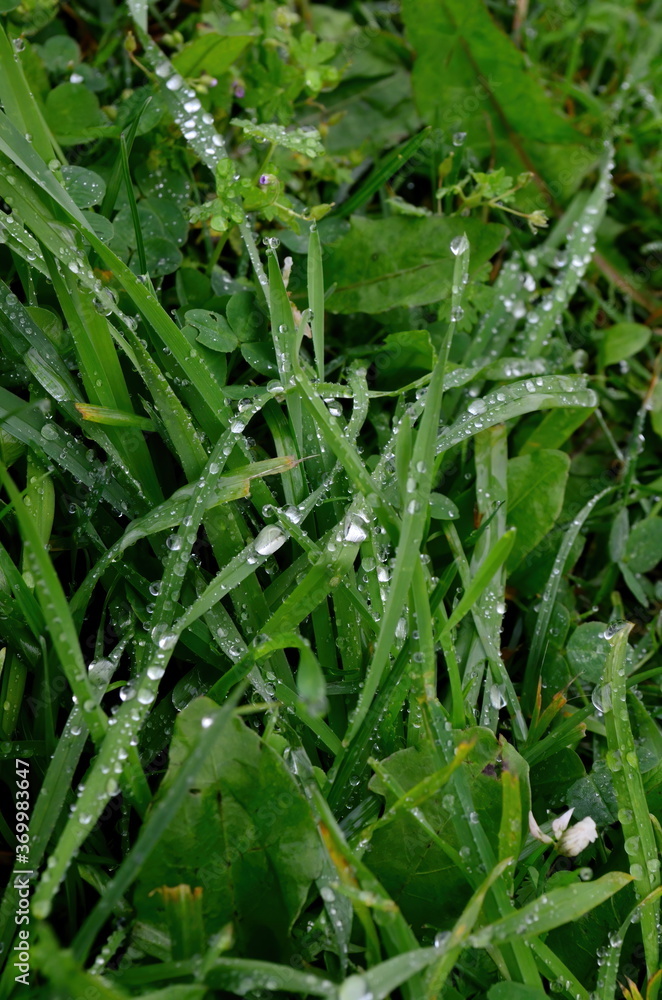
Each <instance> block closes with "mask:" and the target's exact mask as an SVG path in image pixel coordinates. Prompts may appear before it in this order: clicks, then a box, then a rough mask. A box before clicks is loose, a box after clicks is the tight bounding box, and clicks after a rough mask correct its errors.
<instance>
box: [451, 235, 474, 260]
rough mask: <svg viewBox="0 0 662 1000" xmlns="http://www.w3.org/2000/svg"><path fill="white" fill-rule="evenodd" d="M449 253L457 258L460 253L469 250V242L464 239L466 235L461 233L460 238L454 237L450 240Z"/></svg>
mask: <svg viewBox="0 0 662 1000" xmlns="http://www.w3.org/2000/svg"><path fill="white" fill-rule="evenodd" d="M450 245H451V253H452V254H455V256H456V257H459V255H460V254H461V253H466V251H467V250H468V249H469V240H468V239H467V237H466V233H462V235H461V236H455V237H453V239H452V240H451V244H450Z"/></svg>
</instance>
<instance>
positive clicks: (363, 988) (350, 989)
mask: <svg viewBox="0 0 662 1000" xmlns="http://www.w3.org/2000/svg"><path fill="white" fill-rule="evenodd" d="M338 1000H373V993H372V991H371V989H370V987H369V986H368V982H367V980H366V979H365V978H364V977H363V976H349V977H348V978H347V979H346V980H345V982H344V983H343V984H342V986H341V987H340V989H339V990H338Z"/></svg>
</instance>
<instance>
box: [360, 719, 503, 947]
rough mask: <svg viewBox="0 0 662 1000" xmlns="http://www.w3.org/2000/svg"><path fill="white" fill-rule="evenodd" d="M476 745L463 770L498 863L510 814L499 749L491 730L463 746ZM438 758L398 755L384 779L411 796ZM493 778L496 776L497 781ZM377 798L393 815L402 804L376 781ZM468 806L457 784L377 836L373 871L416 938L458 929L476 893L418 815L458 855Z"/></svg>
mask: <svg viewBox="0 0 662 1000" xmlns="http://www.w3.org/2000/svg"><path fill="white" fill-rule="evenodd" d="M471 738H476V739H477V742H476V745H475V747H474V748H473V749H472V750H471V752H470V754H469V757H468V760H467V762H466V763H465V764H463V765H461V767H462V768H463V769H467V771H468V773H469V774H470V782H471V789H472V794H473V802H474V808H475V810H476V813H477V816H478V820H479V822H480V823H481V825H482V827H483V828H484V829H485V830H486V831H487V833H488V836H489V837H490V838H491V841H492V846H493V848H494V853H495V856H496V854H497V847H498V832H499V823H500V818H501V808H502V792H501V783H500V781H499V780H498V778H497V776H496V773H495V772H494V767H488V765H490V764H492V765H494V763H495V761H496V759H497V757H498V755H499V748H498V744H497V742H496V739H495V737H494V736H493V735H492V734H491V733H490V732H489V731H488V730H486V729H478V728H476V729H469V730H465V731H464V732H463V733H462V739H463V740H466V739H471ZM435 760H436V757H435V753H434V750H433V748H432V747H429V746H428V745H427V744H425V743H423V744H420V745H419V746H416V747H408V748H407V749H405V750H399V751H397V752H396V753H394V754H392V755H391V756H390V757H388V758H386V760H384V761H382V762H381V766H380V771H382V770H383V772H384V774H385V775H387V776H388V777H389V778H391V779H393V781H394V782H395V783H397V785H394V787H399V788H400V789H401V790H402V791H403V792H410V791H411V790H412V789H413V788H414V787H415V786H417V785H419V783H420V782H421V781H424V780H425V779H426V778H428V777H429V776H430V774H432V773H433V772H434V771H435V769H436V765H435ZM490 772H492V773H490ZM371 788H372V790H373V791H374V792H377V793H378V794H380V795H384V796H385V797H386V807H387V809H388V808H390V807H391V806H393V805H394V804H395V802H396V801H397V796H396V794H394V792H393V791H391V790H390V789H389V787H388V786H387V785H386V784H385V782H384V780H383V778H382V777H381V776H376V777H374V778H373V779H372V781H371ZM458 809H461V802H460V799H459V798H458V794H457V791H456V789H455V788H454V785H453V783H452V782H450V783H449V784H448V785H447V786H446V787H445V788H443V789H442V790H441V791H440V793H439V794H437V795H434V796H432V797H431V798H429V799H428V800H427V801H425V802H424V803H422V804H420V805H418V806H417V809H412V811H411V812H410V811H408V810H407V809H399V810H398V811H397V812H396V813H395V815H394V817H393V819H392V821H391V822H390V823H389V824H388V825H387V826H385V827H383V828H380V829H377V830H375V831H374V833H373V834H372V838H371V845H372V846H371V850H370V853H369V855H368V858H369V864H370V870H371V871H372V872H373V873H374V875H375V876H376V877H377V878H378V879H379V880H380V882H381V884H382V885H383V886H384V888H385V889H386V891H387V892H388V893H389V895H390V896H392V897H393V899H394V900H395V901H396V902H397V904H398V906H399V907H400V908H401V909H402V912H403V913H404V915H405V917H406V918H407V920H408V921H409V922H410V923H411V924H412V926H413V928H414V930H415V931H416V932H420V930H422V928H423V927H424V926H425V925H426V924H427V925H429V926H432V927H435V928H437V929H438V930H444V929H450V927H451V926H452V923H453V921H454V920H456V919H457V918H458V917H459V916H460V914H461V912H462V909H463V908H464V906H465V905H466V903H467V901H468V899H469V897H470V896H471V888H470V886H469V885H468V884H467V878H466V875H465V874H463V872H462V869H461V868H460V867H459V866H458V865H457V864H456V863H455V862H454V861H453V860H452V857H449V856H448V853H447V852H445V851H444V850H443V849H442V847H441V846H440V845H439V844H438V843H437V842H435V841H434V840H433V839H432V838H431V836H430V833H429V832H428V830H427V829H425V827H424V826H422V825H421V823H420V822H419V821H418V819H417V818H416V812H417V810H420V812H421V813H422V814H423V815H424V816H425V818H426V819H427V821H428V822H429V824H430V826H431V828H432V830H433V831H434V832H435V833H436V835H437V836H438V838H440V839H441V840H443V841H444V842H445V843H446V844H447V845H449V846H450V847H451V848H454V849H455V851H459V850H460V849H461V848H462V846H463V844H462V841H461V840H460V839H459V838H458V835H457V832H456V830H455V827H454V823H453V816H454V812H455V811H457V810H458Z"/></svg>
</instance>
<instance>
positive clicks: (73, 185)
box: [62, 164, 106, 208]
mask: <svg viewBox="0 0 662 1000" xmlns="http://www.w3.org/2000/svg"><path fill="white" fill-rule="evenodd" d="M62 180H63V183H64V186H65V188H66V190H67V191H68V192H69V194H70V195H71V197H72V199H73V201H74V203H75V204H76V205H78V207H79V208H91V207H92V205H100V204H101V202H102V201H103V196H104V194H105V193H106V182H105V181H104V179H103V177H99V175H98V174H96V173H95V172H94V171H93V170H88V169H87V168H86V167H76V166H69V164H65V165H64V166H63V167H62Z"/></svg>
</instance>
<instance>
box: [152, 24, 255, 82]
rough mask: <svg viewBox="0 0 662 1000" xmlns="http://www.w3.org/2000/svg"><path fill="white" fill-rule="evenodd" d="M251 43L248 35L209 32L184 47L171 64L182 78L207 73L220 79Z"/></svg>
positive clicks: (251, 39) (251, 40)
mask: <svg viewBox="0 0 662 1000" xmlns="http://www.w3.org/2000/svg"><path fill="white" fill-rule="evenodd" d="M253 41H254V39H253V38H252V37H251V36H250V35H219V34H217V33H216V32H211V31H210V32H209V33H208V34H204V35H199V36H198V37H197V38H195V39H194V40H193V41H192V42H188V44H186V45H184V47H183V48H182V49H180V51H179V52H177V53H176V54H175V55H174V56H173V57H172V64H173V66H174V67H175V68H176V69H177V70H178V71H179V72H180V73H181V74H182V76H188V77H197V76H202V74H203V73H207V74H209V76H214V77H220V76H222V75H223V73H226V72H227V71H228V70H229V69H230V67H231V65H232V63H233V62H234V61H235V59H237V58H238V57H239V56H240V55H241V53H242V52H243V51H244V49H245V48H246V47H247V46H248V45H250V44H251V43H252V42H253Z"/></svg>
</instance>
